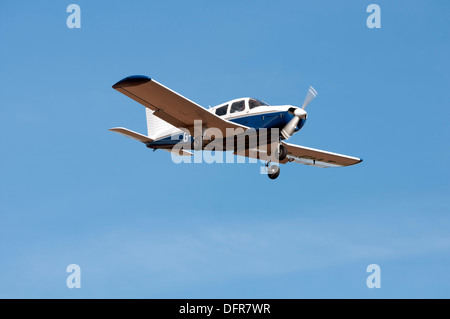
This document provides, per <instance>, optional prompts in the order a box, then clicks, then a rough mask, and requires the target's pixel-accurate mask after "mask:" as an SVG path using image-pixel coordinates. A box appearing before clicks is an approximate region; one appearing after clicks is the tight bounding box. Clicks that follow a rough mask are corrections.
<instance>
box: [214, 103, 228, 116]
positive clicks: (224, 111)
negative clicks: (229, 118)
mask: <svg viewBox="0 0 450 319" xmlns="http://www.w3.org/2000/svg"><path fill="white" fill-rule="evenodd" d="M227 109H228V104H227V105H224V106H221V107H218V108H217V109H216V115H219V116H222V115H225V114H227Z"/></svg>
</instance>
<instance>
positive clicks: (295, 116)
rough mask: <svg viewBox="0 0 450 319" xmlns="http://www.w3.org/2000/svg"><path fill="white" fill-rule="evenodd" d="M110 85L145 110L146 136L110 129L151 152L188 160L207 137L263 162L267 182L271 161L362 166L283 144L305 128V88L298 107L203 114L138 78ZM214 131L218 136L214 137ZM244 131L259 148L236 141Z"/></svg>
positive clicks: (224, 108) (248, 101)
mask: <svg viewBox="0 0 450 319" xmlns="http://www.w3.org/2000/svg"><path fill="white" fill-rule="evenodd" d="M112 87H113V88H114V89H115V90H117V91H119V92H121V93H123V94H125V95H126V96H128V97H130V98H131V99H133V100H135V101H137V102H139V103H140V104H142V105H144V106H145V109H146V116H147V130H148V132H147V135H143V134H140V133H137V132H134V131H131V130H129V129H127V128H123V127H115V128H111V129H110V131H113V132H116V133H120V134H122V135H125V136H127V137H129V138H132V139H134V140H137V141H139V142H142V143H144V144H145V145H146V146H147V147H148V148H151V149H153V150H156V149H163V150H166V151H169V152H172V153H174V154H176V155H180V156H192V155H193V153H192V152H190V150H205V149H206V146H207V145H208V143H206V142H207V141H208V139H209V140H213V141H215V142H216V143H217V145H220V146H221V147H223V148H222V149H220V150H221V151H233V152H234V154H237V155H242V156H246V157H250V158H257V159H260V160H263V161H266V167H267V175H268V177H269V178H270V179H276V178H277V177H278V176H279V174H280V168H279V166H278V165H271V163H281V164H285V163H290V162H295V163H301V164H306V165H312V166H318V167H339V166H350V165H354V164H357V163H360V162H362V159H360V158H357V157H353V156H347V155H342V154H337V153H332V152H327V151H322V150H318V149H313V148H309V147H304V146H300V145H295V144H290V143H287V142H285V141H284V140H286V139H288V138H289V137H291V136H292V135H293V134H294V133H296V132H298V131H299V130H300V129H301V128H302V127H303V126H304V125H305V122H306V118H307V113H306V111H305V108H306V107H307V106H308V105H309V103H310V102H311V101H312V100H313V99H314V98H315V97H316V96H317V92H316V90H315V89H314V88H313V87H310V88H309V90H308V93H307V95H306V98H305V101H304V102H303V105H302V107H297V106H293V105H268V104H267V103H265V102H263V101H260V100H258V99H253V98H248V97H246V98H239V99H234V100H231V101H228V102H225V103H222V104H219V105H217V106H214V107H212V108H210V109H209V110H208V109H205V108H203V107H202V106H200V105H198V104H196V103H195V102H193V101H191V100H189V99H187V98H185V97H184V96H182V95H180V94H178V93H176V92H174V91H172V90H171V89H169V88H167V87H165V86H164V85H162V84H160V83H158V82H157V81H155V80H154V79H151V78H149V77H147V76H144V75H132V76H129V77H126V78H124V79H122V80H120V81H119V82H117V83H116V84H114V85H113V86H112ZM199 123H200V130H199V129H198V127H199ZM209 129H216V132H215V133H213V134H209V136H207V135H208V134H207V131H208V130H209ZM217 130H219V131H220V132H222V134H217ZM220 132H219V133H220ZM250 133H252V134H254V135H255V136H257V137H258V138H259V140H260V144H254V143H253V144H251V143H250V142H249V139H245V138H244V142H243V143H242V142H241V143H239V142H237V138H238V137H240V136H244V135H246V134H247V135H248V134H250ZM213 135H214V139H212V136H213ZM218 136H219V137H220V138H218ZM230 141H232V142H231V143H229V142H230ZM180 144H181V145H182V146H183V147H182V148H181V149H180V148H179V147H175V146H176V145H180ZM268 146H270V151H269V147H268Z"/></svg>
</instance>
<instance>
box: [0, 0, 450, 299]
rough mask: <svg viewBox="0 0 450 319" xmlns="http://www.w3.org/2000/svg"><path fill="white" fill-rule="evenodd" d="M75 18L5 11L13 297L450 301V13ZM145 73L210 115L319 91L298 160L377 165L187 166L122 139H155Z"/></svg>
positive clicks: (189, 5)
mask: <svg viewBox="0 0 450 319" xmlns="http://www.w3.org/2000/svg"><path fill="white" fill-rule="evenodd" d="M70 3H72V2H70V1H45V2H42V1H40V2H38V1H12V0H11V1H2V2H1V4H0V47H1V50H0V93H1V94H0V120H1V125H0V132H1V133H0V143H1V144H0V146H1V148H0V150H1V151H0V152H1V156H0V176H1V182H0V297H1V298H15V297H20V298H112V297H113V298H419V297H425V298H432V297H437V298H449V297H450V272H449V269H450V216H449V214H450V200H449V195H450V194H449V191H450V186H449V178H450V176H449V168H448V164H449V160H450V158H449V157H450V150H449V146H448V139H449V116H450V112H449V106H450V105H449V101H450V90H449V87H450V76H449V74H450V62H449V56H450V41H449V40H450V28H449V22H448V19H449V17H448V12H449V11H450V2H448V1H444V0H442V1H414V2H411V1H375V0H373V1H334V0H327V1H312V0H310V1H276V2H274V1H226V2H224V1H222V2H219V1H164V2H158V3H157V2H156V1H155V2H150V1H128V2H124V1H76V2H74V3H76V4H78V5H79V6H80V7H81V29H68V28H67V26H66V19H67V17H68V15H69V13H66V7H67V6H68V5H69V4H70ZM370 3H377V4H379V5H380V7H381V19H382V22H381V23H382V28H381V29H368V28H367V26H366V18H367V16H368V15H369V14H368V13H366V7H367V5H369V4H370ZM132 74H145V75H148V76H150V77H152V78H155V79H156V80H157V81H159V82H160V83H163V84H164V85H166V86H168V87H170V88H172V89H173V90H175V91H177V92H179V93H181V94H183V95H184V96H186V97H188V98H190V99H191V100H193V101H195V102H197V103H199V104H201V105H203V106H205V107H207V106H208V105H216V104H219V103H221V102H224V101H227V100H230V99H233V98H237V97H241V96H251V97H255V98H260V99H264V100H265V101H266V102H268V103H271V104H294V105H299V104H301V102H302V101H303V98H304V96H305V93H306V90H307V88H308V86H309V85H310V84H312V85H313V86H314V87H315V88H316V90H317V91H318V92H319V96H318V98H317V99H316V100H315V101H314V102H313V103H312V104H311V105H310V106H309V107H308V113H309V114H308V115H309V117H308V122H307V123H306V125H305V126H304V128H303V129H302V131H300V133H298V134H296V135H295V136H293V137H292V138H291V139H290V142H293V143H298V144H301V145H305V146H309V147H314V148H321V149H325V150H329V151H334V152H339V153H343V154H348V155H354V156H358V157H361V158H363V159H364V162H363V163H362V164H359V165H357V166H353V167H347V168H336V169H321V168H315V167H309V166H304V165H300V164H298V165H295V164H292V165H284V166H283V167H282V171H281V174H280V177H279V178H278V179H277V180H276V181H272V180H269V179H268V178H267V177H266V176H264V175H260V174H259V167H260V164H234V165H233V164H215V165H209V164H191V165H189V164H185V165H182V164H180V165H177V164H174V163H173V162H172V161H171V160H170V154H168V153H166V152H163V151H157V152H154V153H153V152H151V151H150V150H148V149H146V148H145V147H144V146H143V145H142V144H140V143H138V142H135V141H132V140H130V139H127V138H125V137H122V136H119V135H117V134H114V133H111V132H109V131H108V129H109V128H111V127H114V126H125V127H128V128H130V129H133V130H136V131H139V132H145V131H146V126H145V115H144V114H145V112H144V108H143V107H142V106H141V105H139V104H138V103H136V102H134V101H132V100H130V99H128V98H127V97H126V96H124V95H122V94H120V93H118V92H116V91H115V90H113V89H112V88H111V85H112V84H114V83H115V82H117V81H118V80H120V79H122V78H123V77H125V76H128V75H132ZM73 263H75V264H78V265H80V267H81V271H82V275H81V285H82V288H81V289H68V288H67V287H66V277H67V276H68V274H67V273H66V267H67V265H69V264H73ZM374 263H375V264H378V265H380V267H381V288H380V289H369V288H367V286H366V278H367V276H368V275H369V274H368V273H366V267H367V266H368V265H369V264H374Z"/></svg>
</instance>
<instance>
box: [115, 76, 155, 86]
mask: <svg viewBox="0 0 450 319" xmlns="http://www.w3.org/2000/svg"><path fill="white" fill-rule="evenodd" d="M151 80H152V79H151V78H149V77H148V76H146V75H130V76H127V77H126V78H123V79H122V80H120V81H119V82H117V83H116V84H114V85H113V86H112V88H113V89H117V88H121V87H124V86H135V85H140V84H144V83H147V82H150V81H151Z"/></svg>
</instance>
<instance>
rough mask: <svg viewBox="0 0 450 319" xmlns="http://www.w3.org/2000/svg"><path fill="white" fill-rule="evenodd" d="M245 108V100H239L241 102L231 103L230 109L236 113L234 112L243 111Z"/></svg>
mask: <svg viewBox="0 0 450 319" xmlns="http://www.w3.org/2000/svg"><path fill="white" fill-rule="evenodd" d="M243 110H245V101H244V100H242V101H239V102H234V103H233V104H232V105H231V109H230V113H234V112H242V111H243Z"/></svg>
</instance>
